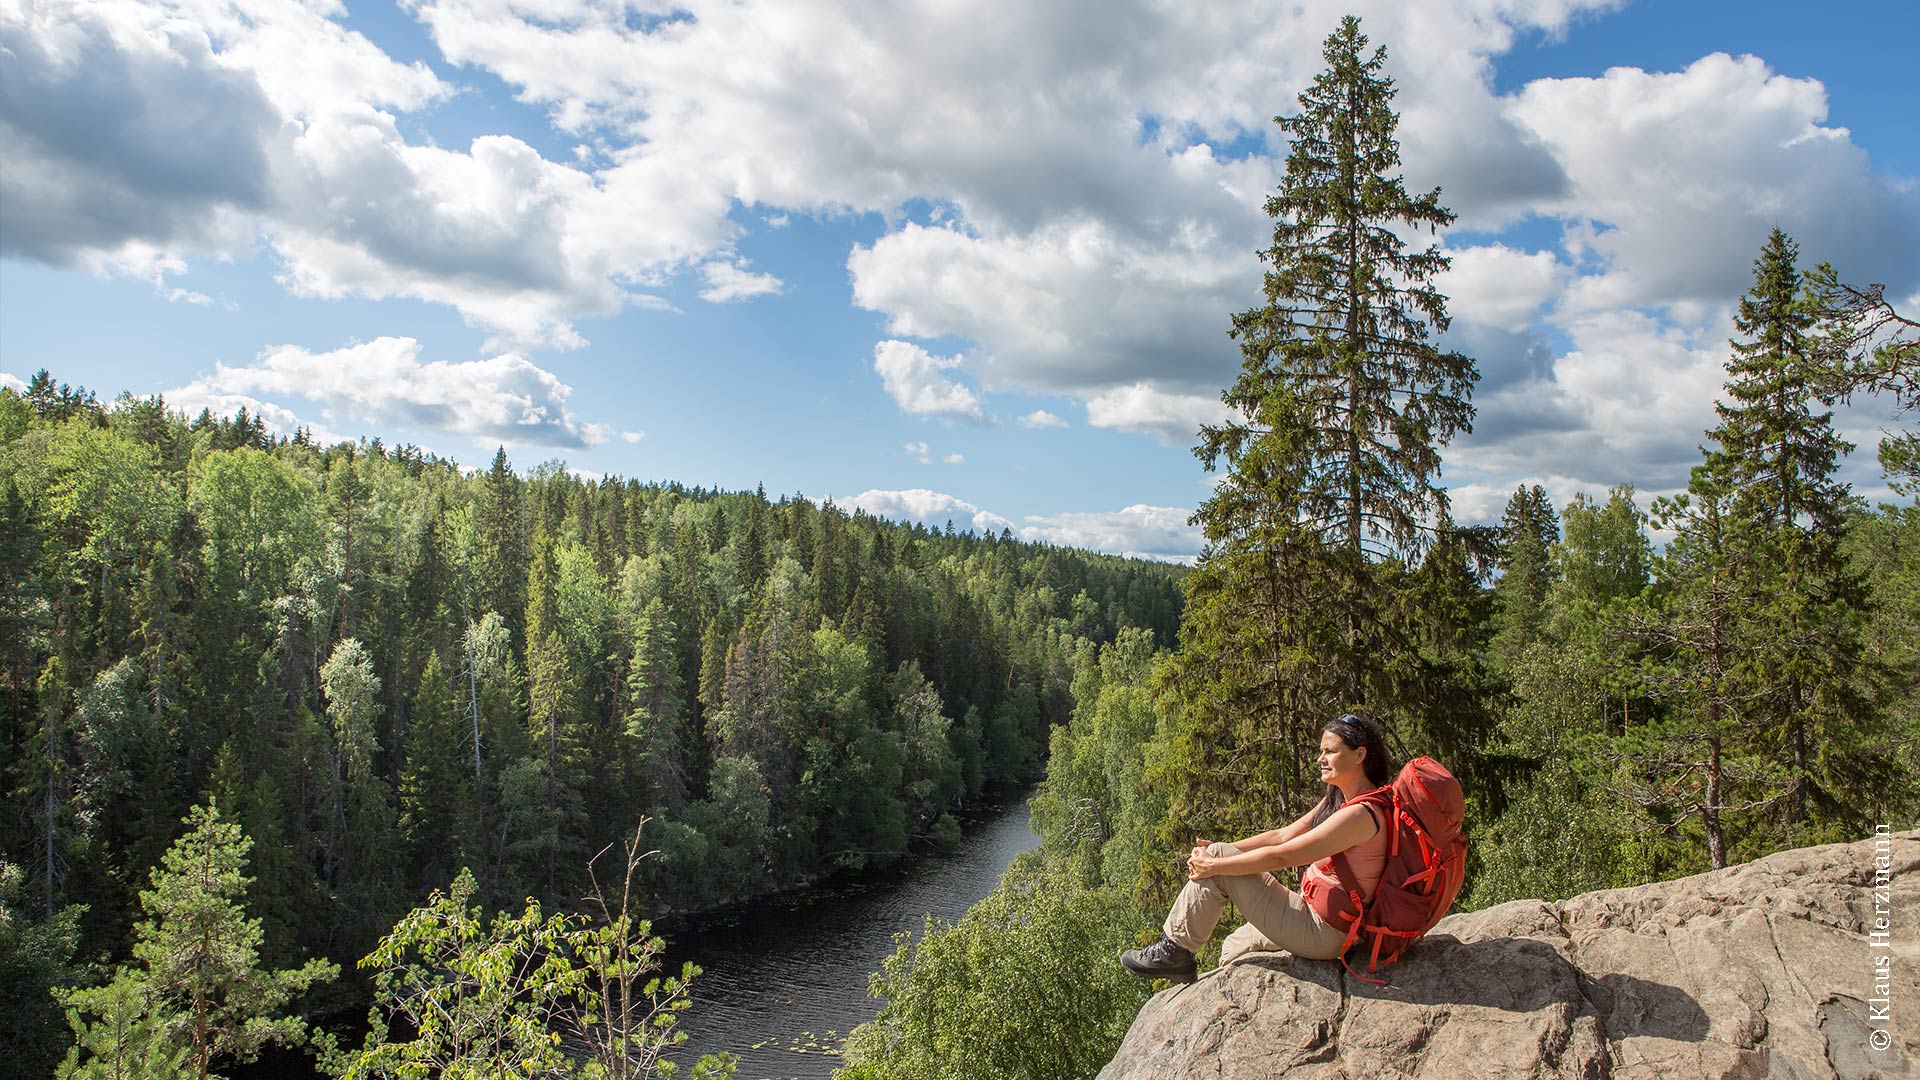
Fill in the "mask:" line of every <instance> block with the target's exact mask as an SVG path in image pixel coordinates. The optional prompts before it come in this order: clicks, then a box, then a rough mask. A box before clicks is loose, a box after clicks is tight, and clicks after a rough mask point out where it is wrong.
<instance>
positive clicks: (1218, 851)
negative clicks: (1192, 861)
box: [1207, 840, 1240, 859]
mask: <svg viewBox="0 0 1920 1080" xmlns="http://www.w3.org/2000/svg"><path fill="white" fill-rule="evenodd" d="M1207 854H1209V855H1211V856H1213V857H1214V858H1216V859H1217V858H1220V857H1221V856H1223V855H1238V854H1240V849H1239V848H1237V847H1234V846H1233V845H1232V844H1229V843H1226V842H1225V841H1220V840H1216V841H1214V842H1213V843H1211V844H1208V845H1207Z"/></svg>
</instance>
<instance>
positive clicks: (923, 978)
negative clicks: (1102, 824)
mask: <svg viewBox="0 0 1920 1080" xmlns="http://www.w3.org/2000/svg"><path fill="white" fill-rule="evenodd" d="M1145 925H1146V920H1144V919H1143V918H1142V917H1141V916H1140V914H1139V913H1138V912H1137V911H1135V910H1134V908H1133V906H1132V905H1131V904H1130V903H1129V902H1128V900H1127V898H1126V894H1125V892H1124V891H1123V890H1120V889H1116V888H1110V887H1093V888H1089V887H1087V886H1086V885H1085V884H1083V883H1081V882H1079V881H1077V880H1074V879H1073V878H1072V877H1070V876H1067V875H1062V874H1059V873H1055V872H1052V871H1048V870H1044V869H1040V868H1037V867H1033V866H1031V865H1025V866H1022V865H1016V867H1015V868H1014V869H1013V870H1011V871H1009V872H1008V874H1007V876H1006V879H1005V880H1003V881H1002V882H1001V885H1000V887H999V888H998V889H996V890H994V892H993V893H992V895H990V896H988V897H987V898H986V899H985V900H982V901H981V902H980V903H978V904H975V905H974V906H973V907H972V908H970V909H969V910H968V911H967V913H966V914H965V915H963V916H961V917H960V920H959V921H958V922H957V923H955V924H953V925H952V926H950V927H942V926H940V925H939V924H938V923H937V922H935V921H933V920H929V921H928V924H927V928H926V930H925V932H924V933H923V934H922V936H921V938H920V939H919V940H918V941H915V940H913V939H912V937H911V935H901V937H900V939H899V948H898V949H897V950H896V951H895V952H894V954H893V955H892V956H891V957H889V958H888V959H887V961H886V965H885V968H884V969H883V970H882V971H880V972H877V973H875V974H874V975H873V977H872V982H871V987H872V989H871V992H872V993H873V995H874V996H875V997H884V998H885V999H886V1004H885V1005H883V1006H881V1009H880V1014H879V1016H877V1017H876V1018H874V1020H873V1021H872V1022H871V1023H868V1024H864V1025H862V1026H860V1027H859V1028H857V1029H855V1031H854V1032H853V1034H852V1035H851V1036H849V1037H848V1040H847V1045H846V1049H845V1055H846V1060H847V1065H846V1067H845V1068H843V1069H839V1070H837V1071H836V1072H835V1073H834V1076H835V1077H836V1078H837V1080H973V1078H975V1077H981V1076H995V1077H1007V1078H1033V1080H1039V1078H1048V1080H1052V1078H1059V1077H1083V1076H1092V1075H1093V1074H1094V1073H1095V1072H1097V1071H1099V1069H1100V1068H1101V1066H1103V1065H1105V1064H1106V1063H1107V1062H1108V1061H1109V1060H1110V1059H1111V1058H1112V1057H1113V1053H1114V1051H1115V1050H1116V1049H1118V1048H1119V1045H1120V1040H1121V1039H1122V1038H1123V1037H1124V1036H1125V1035H1126V1032H1127V1027H1128V1025H1129V1024H1130V1023H1131V1022H1132V1020H1133V1014H1134V1013H1135V1012H1136V1011H1137V1010H1138V1009H1139V1007H1140V1005H1141V1003H1142V1002H1144V1001H1145V1000H1146V998H1147V993H1148V988H1147V986H1146V985H1145V983H1144V982H1143V981H1142V980H1139V979H1136V978H1134V977H1133V976H1131V975H1129V974H1127V973H1126V971H1125V970H1124V969H1122V968H1121V967H1120V965H1119V964H1118V963H1116V962H1115V960H1114V957H1115V956H1116V955H1117V954H1118V952H1119V951H1120V950H1121V949H1124V948H1127V947H1129V946H1131V945H1133V944H1135V943H1136V940H1137V938H1138V935H1139V932H1140V931H1141V930H1142V929H1143V928H1144V927H1145Z"/></svg>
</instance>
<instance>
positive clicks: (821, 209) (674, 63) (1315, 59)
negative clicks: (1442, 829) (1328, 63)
mask: <svg viewBox="0 0 1920 1080" xmlns="http://www.w3.org/2000/svg"><path fill="white" fill-rule="evenodd" d="M1348 10H1352V11H1355V12H1356V13H1357V14H1360V15H1361V16H1362V18H1363V22H1364V28H1365V30H1366V32H1367V33H1368V34H1369V35H1370V36H1371V37H1372V39H1373V40H1374V41H1375V42H1376V43H1383V44H1385V45H1387V47H1388V49H1389V53H1390V55H1391V61H1390V65H1389V67H1390V71H1391V72H1392V74H1393V75H1394V76H1395V78H1396V79H1397V80H1398V85H1399V87H1400V95H1399V98H1398V104H1399V106H1400V108H1401V111H1402V113H1403V121H1402V128H1401V132H1400V136H1401V140H1402V143H1403V151H1404V158H1405V171H1406V176H1407V179H1408V183H1409V186H1410V187H1414V188H1425V187H1431V186H1434V185H1439V186H1441V187H1442V189H1443V197H1442V201H1443V202H1444V203H1446V204H1447V205H1449V206H1450V207H1451V208H1453V209H1454V210H1455V211H1457V212H1459V214H1460V221H1459V222H1458V223H1457V225H1456V227H1455V228H1454V229H1452V230H1449V231H1448V232H1447V233H1445V234H1443V235H1442V236H1441V237H1440V238H1439V239H1440V242H1441V243H1442V244H1443V245H1444V246H1445V248H1446V250H1447V251H1448V252H1449V253H1450V254H1452V255H1453V256H1454V259H1455V263H1454V270H1453V272H1452V273H1451V274H1450V275H1449V277H1448V278H1447V280H1446V281H1445V282H1443V287H1444V288H1445V289H1446V290H1447V291H1448V292H1449V294H1450V295H1451V296H1452V297H1453V304H1452V313H1453V316H1454V327H1453V330H1452V332H1451V333H1450V335H1449V338H1448V344H1450V345H1452V346H1454V347H1458V348H1461V349H1463V350H1465V351H1467V352H1469V353H1471V354H1473V355H1475V356H1476V357H1477V358H1478V359H1479V360H1480V364H1481V369H1482V374H1483V379H1482V383H1481V385H1480V388H1479V391H1478V393H1477V395H1476V400H1477V401H1478V403H1479V406H1480V417H1479V419H1478V421H1477V423H1476V426H1475V431H1474V433H1473V434H1472V435H1471V436H1466V437H1463V438H1461V439H1459V440H1457V441H1456V443H1455V444H1454V446H1452V447H1451V448H1450V449H1449V450H1448V452H1447V455H1446V461H1447V466H1446V469H1447V471H1446V481H1447V483H1448V484H1449V486H1450V487H1452V489H1453V491H1454V496H1455V503H1456V511H1457V513H1458V514H1459V516H1460V517H1462V518H1464V519H1466V520H1487V519H1489V518H1491V517H1497V515H1498V513H1499V510H1500V507H1501V505H1502V504H1503V503H1504V500H1505V497H1506V495H1507V494H1508V493H1509V492H1511V490H1512V489H1513V487H1514V486H1515V485H1516V484H1518V483H1521V482H1539V483H1544V484H1546V485H1548V487H1549V488H1550V489H1551V490H1552V491H1553V493H1554V494H1555V496H1556V497H1557V498H1558V499H1560V500H1561V501H1562V502H1564V501H1565V500H1567V499H1570V498H1571V497H1573V495H1574V494H1575V493H1577V492H1588V493H1596V492H1600V491H1603V490H1604V489H1605V488H1606V487H1608V486H1609V485H1611V484H1614V483H1618V482H1621V481H1632V482H1634V483H1636V484H1637V485H1638V486H1639V488H1640V490H1642V491H1643V492H1646V493H1649V494H1654V493H1660V492H1665V491H1669V490H1673V489H1675V488H1677V487H1679V486H1681V485H1683V484H1684V482H1685V478H1686V472H1687V469H1688V468H1689V467H1690V466H1691V465H1692V464H1693V463H1694V461H1695V460H1696V459H1697V451H1696V449H1695V448H1696V446H1697V444H1698V443H1699V442H1700V441H1701V432H1702V430H1703V429H1704V428H1705V427H1707V426H1708V425H1709V424H1711V423H1712V406H1713V399H1714V396H1715V394H1716V393H1717V391H1718V387H1719V383H1720V379H1721V372H1720V370H1719V364H1720V363H1721V361H1722V360H1723V359H1724V357H1725V354H1726V344H1725V343H1726V339H1727V338H1728V336H1729V335H1730V334H1731V332H1732V328H1731V323H1730V310H1731V305H1732V303H1733V301H1734V300H1735V299H1736V298H1737V297H1738V295H1739V294H1740V292H1741V291H1742V290H1743V289H1744V288H1745V286H1746V284H1747V283H1748V281H1749V280H1750V269H1749V268H1750V265H1751V262H1752V260H1753V258H1754V256H1755V255H1756V254H1757V253H1758V251H1759V247H1760V244H1761V242H1762V241H1763V240H1764V238H1765V235H1766V232H1767V230H1768V229H1769V228H1771V227H1773V226H1774V225H1778V226H1780V227H1782V228H1784V229H1786V230H1787V231H1788V232H1789V233H1790V234H1791V235H1793V236H1794V237H1795V239H1796V240H1797V241H1799V243H1800V245H1801V249H1802V252H1803V255H1804V257H1805V259H1806V261H1807V262H1809V263H1811V262H1813V261H1817V260H1820V259H1831V260H1832V261H1834V262H1835V263H1836V265H1837V266H1838V268H1839V269H1840V271H1841V273H1842V276H1843V277H1844V278H1846V279H1848V280H1851V281H1859V282H1865V281H1879V282H1885V283H1886V284H1887V285H1888V286H1889V289H1888V292H1889V296H1891V297H1894V298H1896V300H1897V301H1900V302H1902V303H1904V304H1905V305H1906V306H1907V307H1908V308H1909V309H1910V308H1912V307H1914V306H1920V304H1916V301H1917V300H1920V259H1916V258H1915V256H1914V254H1913V253H1914V252H1915V251H1916V250H1920V188H1916V186H1915V180H1916V178H1920V150H1917V149H1916V146H1920V139H1915V138H1914V137H1913V126H1912V116H1913V114H1914V106H1915V104H1916V101H1915V98H1916V93H1915V90H1914V88H1913V86H1912V84H1911V80H1910V76H1909V75H1908V74H1907V72H1908V70H1909V69H1910V66H1911V65H1910V62H1909V60H1908V58H1906V57H1905V56H1903V55H1900V53H1899V51H1898V50H1899V45H1900V43H1902V42H1907V43H1910V42H1911V41H1912V40H1913V39H1914V37H1915V33H1916V31H1920V8H1916V7H1915V6H1914V5H1913V4H1911V3H1909V2H1906V0H1887V2H1877V3H1863V4H1858V5H1852V6H1850V7H1849V8H1848V10H1847V14H1846V17H1845V20H1844V24H1843V25H1841V24H1837V20H1835V19H1833V18H1832V17H1829V16H1822V15H1819V14H1817V13H1815V12H1814V11H1813V10H1812V9H1810V8H1808V7H1806V6H1805V5H1800V4H1784V3H1733V2H1718V0H1715V2H1707V0H1693V2H1685V3H1662V4H1651V3H1635V4H1618V3H1610V2H1604V0H1602V2H1597V3H1590V2H1585V0H1553V2H1548V3H1523V2H1518V0H1432V2H1427V3H1421V4H1417V5H1414V4H1385V3H1372V4H1360V3H1353V4H1347V3H1340V4H1334V3H1321V2H1308V3H1304V4H1287V5H1251V4H1246V5H1241V4H1215V5H1202V6H1196V5H1155V4H1149V3H1144V2H1143V3H1138V4H1135V3H1127V2H1120V0H1114V2H1107V3H1084V4H1074V3H1053V4H1045V5H1034V4H1009V5H993V4H976V3H969V4H925V5H917V6H905V5H902V6H899V7H898V8H897V9H895V8H885V7H881V6H877V5H847V4H842V5H812V4H800V3H794V2H790V0H783V2H778V3H770V4H769V3H759V2H753V0H748V2H740V3H725V4H720V3H714V4H707V3H695V4H689V5H686V6H684V7H677V8H676V7H672V6H662V7H655V6H654V5H650V4H647V3H644V2H642V3H623V2H618V0H408V2H406V3H403V4H401V5H398V6H395V5H392V4H373V3H348V4H346V5H344V6H342V5H340V4H338V3H329V2H327V0H312V2H308V3H301V2H298V0H228V2H220V0H177V2H172V3H145V2H130V0H89V2H86V3H48V2H45V0H0V139H4V145H6V146H7V147H8V148H9V149H8V151H7V153H6V154H5V155H4V157H3V158H0V373H3V374H0V381H6V380H7V379H8V378H11V379H13V380H24V379H25V378H27V377H28V376H29V375H30V374H31V373H32V372H33V371H34V370H35V369H37V368H40V367H47V368H49V369H51V370H52V371H53V372H54V373H55V374H56V376H58V377H59V378H61V379H63V380H65V381H68V382H73V383H78V384H83V385H86V386H87V387H89V388H92V389H94V390H96V391H99V392H101V393H102V395H103V396H106V397H111V396H112V395H114V394H116V393H118V392H119V391H121V390H131V391H133V392H134V393H137V394H148V393H165V394H166V395H167V397H168V399H169V400H170V401H173V402H175V403H176V404H179V405H181V406H183V407H187V408H190V409H193V410H196V411H197V409H198V408H200V407H202V406H206V407H212V408H215V409H216V410H230V409H232V408H236V407H239V406H241V405H246V406H247V407H249V408H252V409H255V410H256V411H262V412H263V413H264V415H266V416H267V417H268V418H269V419H270V420H271V421H272V422H274V423H276V424H278V425H281V426H282V427H290V426H292V425H296V424H306V425H309V426H312V427H314V428H315V429H317V430H318V431H320V432H321V433H322V434H323V435H324V436H330V437H347V438H351V437H358V436H362V435H374V434H378V435H381V436H383V437H384V438H386V439H387V440H388V441H390V442H393V441H404V442H414V443H417V444H419V445H422V446H425V447H428V448H430V449H432V450H434V451H435V452H438V453H441V454H444V455H447V456H450V457H453V458H455V459H458V460H460V461H462V462H465V463H468V464H471V465H483V464H485V462H486V461H487V460H488V459H489V458H490V457H491V455H492V452H493V448H494V447H495V446H496V445H500V444H502V443H505V444H506V445H507V446H508V448H509V453H510V455H511V456H512V458H513V460H514V461H515V463H516V464H517V465H520V466H522V467H528V466H531V465H533V464H536V463H538V462H541V461H545V460H549V459H555V458H558V459H562V460H565V461H566V462H568V463H569V464H570V466H572V467H573V468H575V469H577V470H579V471H582V472H588V473H618V474H621V475H627V476H637V477H640V478H643V479H670V480H680V481H684V482H687V483H690V484H703V485H710V486H720V487H726V488H751V487H753V486H754V485H755V484H764V485H765V486H766V488H767V489H768V490H769V491H770V492H774V493H794V492H798V493H803V494H806V495H809V496H812V497H815V498H824V497H832V498H834V499H836V500H837V501H839V502H840V503H842V504H856V505H861V506H864V507H866V508H868V509H870V510H872V511H874V512H877V513H884V514H888V515H890V516H898V517H918V518H921V519H923V520H927V521H929V522H932V523H934V524H939V523H943V522H944V521H945V520H947V519H949V518H952V519H954V520H955V521H956V523H957V524H958V525H959V526H961V527H968V526H973V527H978V528H990V529H994V530H998V529H999V528H1001V527H1003V526H1004V527H1010V528H1012V529H1013V530H1014V531H1015V532H1016V533H1020V534H1022V535H1025V536H1028V537H1031V538H1035V539H1047V540H1052V541H1056V542H1061V543H1071V544H1076V545H1082V546H1090V547H1096V548H1100V549H1103V550H1109V551H1119V552H1133V553H1143V554H1151V555H1156V556H1160V557H1174V558H1179V557H1189V556H1191V555H1193V554H1194V553H1196V552H1197V551H1198V550H1199V538H1198V535H1197V533H1196V532H1195V531H1194V530H1192V529H1190V528H1188V527H1187V526H1186V525H1185V519H1186V517H1187V515H1188V514H1189V513H1190V512H1191V510H1192V508H1193V507H1194V506H1196V505H1197V504H1198V502H1199V501H1200V499H1201V498H1203V497H1204V494H1205V490H1206V484H1207V482H1208V481H1207V478H1206V477H1205V475H1204V474H1203V473H1202V472H1201V470H1200V468H1199V466H1198V464H1197V462H1196V461H1195V460H1194V459H1193V457H1192V456H1191V453H1190V450H1189V447H1190V445H1191V443H1192V438H1191V432H1192V430H1193V428H1194V426H1195V425H1197V424H1198V423H1200V422H1202V421H1204V420H1206V419H1209V418H1212V417H1215V416H1217V415H1218V414H1219V408H1220V407H1219V404H1218V391H1219V389H1220V387H1221V386H1223V385H1225V383H1227V382H1228V381H1230V380H1231V379H1232V377H1233V375H1234V372H1235V370H1236V368H1237V356H1236V354H1235V352H1234V349H1233V347H1232V345H1231V344H1230V343H1229V342H1228V341H1227V339H1226V337H1225V330H1226V327H1227V325H1228V320H1229V316H1230V314H1231V313H1232V312H1233V311H1235V310H1238V309H1241V308H1244V307H1247V306H1250V305H1251V304H1252V303H1254V302H1255V300H1256V298H1257V297H1258V293H1259V285H1260V265H1259V263H1258V262H1257V260H1256V259H1255V258H1254V256H1253V252H1254V251H1255V250H1256V249H1258V248H1259V247H1261V246H1263V244H1264V243H1265V241H1266V239H1267V237H1268V235H1269V233H1270V225H1269V223H1268V222H1267V219H1266V218H1265V217H1264V216H1263V215H1262V213H1261V210H1260V206H1261V200H1262V199H1263V197H1264V196H1265V194H1266V192H1268V191H1269V190H1271V189H1272V187H1273V185H1274V182H1275V181H1276V179H1277V177H1278V175H1279V172H1280V170H1281V169H1282V168H1283V167H1284V158H1285V150H1286V148H1285V146H1284V144H1283V143H1282V142H1281V141H1280V138H1279V135H1280V133H1279V132H1278V131H1277V129H1275V127H1274V125H1273V124H1272V123H1271V122H1270V118H1271V117H1272V116H1273V115H1274V114H1276V113H1281V112H1288V111H1291V110H1292V108H1293V99H1294V95H1295V94H1296V93H1298V91H1299V90H1300V89H1301V87H1302V86H1304V85H1305V83H1306V82H1307V81H1308V80H1310V79H1311V78H1312V76H1313V74H1314V73H1315V72H1316V71H1317V70H1318V69H1319V67H1320V58H1319V46H1320V42H1321V41H1322V39H1323V38H1324V37H1325V35H1326V33H1327V32H1328V30H1329V29H1331V28H1332V26H1333V25H1334V24H1335V23H1336V22H1337V21H1338V18H1339V16H1340V15H1341V14H1342V13H1344V12H1346V11H1348ZM1839 419H1840V422H1841V423H1842V425H1843V427H1844V429H1845V430H1846V431H1847V432H1848V433H1849V435H1850V436H1851V437H1853V438H1854V441H1856V442H1857V443H1859V444H1860V445H1861V447H1862V449H1861V450H1860V451H1858V452H1856V453H1855V455H1854V458H1853V460H1852V461H1851V462H1850V463H1849V464H1848V466H1847V468H1848V476H1849V478H1850V479H1852V480H1853V481H1854V482H1855V484H1856V485H1857V486H1858V487H1859V488H1860V490H1862V491H1863V492H1866V493H1869V494H1874V493H1878V492H1880V491H1881V490H1882V489H1881V487H1880V481H1879V477H1878V473H1877V470H1876V469H1875V467H1874V466H1873V463H1872V447H1873V443H1874V442H1875V441H1876V439H1877V437H1878V431H1879V430H1880V429H1881V428H1883V427H1886V426H1888V425H1889V424H1891V423H1892V422H1893V421H1892V419H1891V416H1890V413H1889V411H1888V407H1887V405H1886V404H1885V403H1880V402H1872V401H1868V402H1861V403H1857V404H1856V405H1855V406H1854V407H1852V408H1849V409H1847V410H1844V411H1843V412H1842V414H1841V415H1840V417H1839Z"/></svg>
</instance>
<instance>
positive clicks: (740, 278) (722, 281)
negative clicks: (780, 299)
mask: <svg viewBox="0 0 1920 1080" xmlns="http://www.w3.org/2000/svg"><path fill="white" fill-rule="evenodd" d="M748 265H750V264H749V263H748V262H747V261H746V260H745V259H742V260H739V261H737V262H724V261H721V260H717V259H716V260H714V261H712V262H709V263H707V264H706V265H704V266H702V267H701V268H700V274H701V276H702V277H704V278H706V281H707V287H706V288H704V289H702V290H700V299H702V300H705V301H707V302H708V303H710V304H725V303H729V302H732V301H735V300H748V299H751V298H753V297H756V296H771V295H773V294H775V293H778V292H779V291H780V290H781V289H783V288H785V287H786V283H785V282H783V281H781V280H780V279H779V278H777V277H775V276H774V275H772V274H756V273H753V272H752V271H750V270H748V269H747V267H748Z"/></svg>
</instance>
